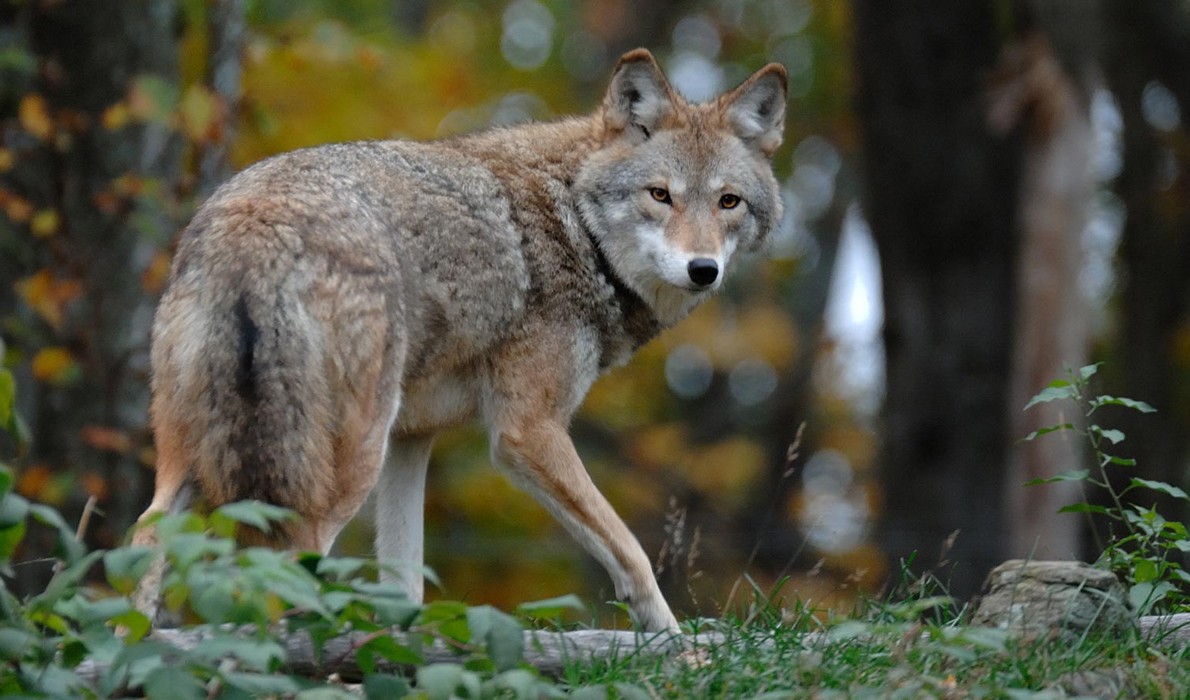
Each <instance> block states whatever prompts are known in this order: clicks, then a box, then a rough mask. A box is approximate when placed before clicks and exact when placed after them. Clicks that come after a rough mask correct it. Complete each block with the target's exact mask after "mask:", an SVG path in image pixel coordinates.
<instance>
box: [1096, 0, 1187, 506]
mask: <svg viewBox="0 0 1190 700" xmlns="http://www.w3.org/2000/svg"><path fill="white" fill-rule="evenodd" d="M1105 7H1106V8H1107V13H1108V14H1107V15H1106V18H1107V20H1108V23H1109V25H1110V26H1111V27H1112V28H1113V31H1112V32H1111V34H1110V35H1109V42H1108V47H1107V56H1106V60H1105V61H1104V66H1105V69H1106V73H1107V80H1108V84H1109V86H1110V87H1111V90H1112V92H1113V93H1114V94H1115V96H1116V101H1117V104H1118V105H1119V107H1120V114H1121V116H1122V117H1123V123H1124V130H1123V140H1124V164H1123V170H1122V171H1121V173H1120V176H1119V178H1118V179H1117V180H1116V192H1117V194H1118V195H1119V197H1120V199H1121V200H1122V201H1123V203H1124V206H1125V207H1126V209H1127V219H1126V220H1125V223H1124V232H1123V237H1122V239H1121V242H1120V251H1119V261H1120V268H1121V271H1122V273H1123V274H1122V280H1121V287H1122V290H1121V295H1120V314H1121V316H1120V325H1119V337H1118V339H1117V340H1116V346H1117V348H1118V349H1117V351H1116V352H1117V353H1118V361H1117V362H1115V363H1112V364H1109V366H1108V370H1109V372H1110V374H1109V377H1111V378H1112V380H1113V381H1112V385H1111V386H1110V387H1109V389H1110V391H1111V392H1112V393H1116V394H1120V395H1125V396H1130V397H1132V398H1137V399H1142V400H1144V401H1147V402H1148V403H1150V404H1152V405H1153V406H1154V407H1156V408H1157V410H1158V412H1157V413H1155V414H1147V415H1143V416H1142V415H1131V414H1130V412H1122V413H1119V414H1113V415H1111V416H1109V417H1107V418H1106V419H1107V420H1111V421H1112V422H1113V424H1116V425H1117V426H1118V427H1120V428H1121V429H1122V430H1123V431H1124V432H1125V433H1126V434H1127V437H1128V440H1127V442H1126V443H1124V444H1123V445H1122V446H1121V448H1122V450H1121V451H1122V452H1123V453H1124V454H1125V455H1126V456H1130V457H1133V458H1135V459H1136V460H1137V463H1138V466H1137V469H1138V470H1139V473H1140V475H1141V476H1145V477H1147V478H1150V479H1157V480H1161V481H1165V482H1167V483H1171V484H1175V485H1178V486H1183V487H1184V486H1186V450H1187V434H1186V425H1187V422H1188V421H1190V415H1188V414H1187V408H1186V402H1185V396H1186V395H1187V391H1190V384H1188V383H1187V381H1186V374H1185V372H1186V369H1185V366H1186V365H1185V360H1184V359H1182V360H1179V358H1177V357H1176V349H1177V347H1178V341H1179V338H1181V337H1182V334H1183V333H1184V330H1183V329H1184V328H1185V324H1186V323H1187V315H1188V312H1190V306H1188V303H1190V208H1188V207H1187V206H1186V205H1185V201H1186V191H1187V189H1186V188H1187V183H1190V179H1188V178H1187V175H1186V173H1187V172H1190V160H1188V159H1187V158H1186V157H1185V156H1182V157H1180V158H1177V160H1176V161H1173V163H1176V166H1175V167H1176V168H1177V170H1178V172H1179V173H1180V175H1179V176H1178V177H1177V179H1176V180H1173V181H1168V176H1167V175H1166V174H1164V173H1163V171H1166V170H1167V168H1168V167H1169V166H1170V164H1171V161H1169V160H1167V159H1173V158H1175V157H1176V151H1174V150H1167V149H1166V148H1164V147H1163V144H1162V142H1161V135H1160V134H1159V133H1158V132H1157V131H1156V129H1154V127H1153V126H1152V125H1151V124H1149V123H1148V122H1147V120H1146V118H1145V114H1144V109H1143V106H1142V99H1143V96H1144V93H1145V90H1146V88H1148V87H1150V86H1151V85H1153V84H1154V83H1153V81H1156V80H1159V81H1161V84H1162V85H1164V86H1165V87H1166V88H1167V89H1168V90H1170V91H1171V92H1172V93H1173V94H1174V95H1175V96H1176V98H1177V100H1178V102H1179V103H1180V105H1181V123H1180V125H1179V126H1178V130H1179V132H1180V135H1181V137H1182V138H1185V134H1186V124H1187V118H1188V114H1190V73H1188V72H1187V71H1186V70H1185V68H1186V66H1187V65H1190V12H1188V11H1187V10H1186V7H1185V4H1184V3H1179V2H1174V1H1172V0H1150V1H1149V2H1143V3H1127V4H1121V3H1114V2H1108V3H1106V5H1105ZM1183 153H1184V149H1183ZM1167 188H1168V189H1169V191H1166V192H1163V191H1162V190H1163V189H1167ZM1113 365H1118V366H1113ZM1119 476H1120V478H1121V479H1123V480H1124V481H1125V483H1126V481H1127V479H1128V478H1130V477H1131V476H1133V474H1132V473H1128V474H1123V473H1121V474H1120V475H1119ZM1134 495H1137V496H1139V495H1140V494H1139V493H1137V494H1134ZM1159 510H1160V511H1161V512H1162V514H1163V515H1165V516H1166V517H1168V518H1171V519H1184V518H1185V516H1186V511H1185V509H1184V507H1183V506H1182V505H1181V504H1179V503H1176V502H1173V501H1171V500H1169V499H1164V500H1160V502H1159Z"/></svg>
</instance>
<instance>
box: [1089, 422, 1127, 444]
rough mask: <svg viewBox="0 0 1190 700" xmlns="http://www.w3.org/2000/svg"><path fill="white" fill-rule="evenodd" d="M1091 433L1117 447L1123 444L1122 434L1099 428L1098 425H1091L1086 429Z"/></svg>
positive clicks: (1110, 429)
mask: <svg viewBox="0 0 1190 700" xmlns="http://www.w3.org/2000/svg"><path fill="white" fill-rule="evenodd" d="M1088 430H1090V431H1091V432H1092V433H1095V434H1096V435H1098V436H1100V437H1102V438H1103V439H1104V440H1107V441H1108V442H1110V443H1111V444H1113V445H1118V444H1120V443H1121V442H1124V433H1122V432H1120V431H1119V430H1114V429H1112V428H1101V427H1099V426H1098V425H1092V426H1090V427H1089V428H1088Z"/></svg>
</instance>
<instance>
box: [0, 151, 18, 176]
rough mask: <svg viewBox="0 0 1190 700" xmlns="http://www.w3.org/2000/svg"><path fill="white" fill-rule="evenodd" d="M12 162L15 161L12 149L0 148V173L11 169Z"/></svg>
mask: <svg viewBox="0 0 1190 700" xmlns="http://www.w3.org/2000/svg"><path fill="white" fill-rule="evenodd" d="M14 162H16V158H15V157H13V155H12V151H10V150H8V149H7V148H0V173H3V172H7V171H9V170H11V169H12V164H13V163H14Z"/></svg>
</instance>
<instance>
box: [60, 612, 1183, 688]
mask: <svg viewBox="0 0 1190 700" xmlns="http://www.w3.org/2000/svg"><path fill="white" fill-rule="evenodd" d="M1138 629H1139V632H1140V634H1141V635H1142V637H1143V638H1145V639H1148V640H1150V641H1152V642H1154V643H1156V644H1158V645H1160V646H1163V647H1166V648H1177V649H1181V648H1185V647H1187V646H1190V613H1183V614H1179V615H1168V616H1147V617H1142V618H1140V619H1139V624H1138ZM212 636H213V633H212V632H211V631H209V630H201V629H200V630H194V629H158V630H155V631H154V632H153V633H152V634H151V635H150V639H152V640H154V641H158V642H162V643H165V644H169V645H170V646H173V647H175V648H177V649H179V650H183V651H186V650H191V649H194V648H195V647H197V646H198V645H200V644H202V643H203V642H204V641H207V640H209V639H211V638H212ZM368 637H369V635H366V634H364V633H362V632H356V633H351V634H346V635H342V636H339V637H335V638H332V639H330V640H328V641H327V642H325V643H324V644H323V646H322V648H321V650H316V649H315V647H314V643H313V641H312V640H311V638H310V636H309V635H307V634H305V633H304V632H297V633H293V634H290V635H287V636H285V637H284V638H283V639H281V640H280V642H281V644H282V646H283V647H284V649H285V659H286V660H285V664H284V669H283V670H284V671H285V672H286V673H291V674H294V675H298V676H303V677H307V678H318V677H323V678H325V677H327V676H330V675H332V674H337V675H339V676H340V677H342V678H348V679H349V678H359V677H360V676H361V673H360V669H359V666H358V664H357V661H356V655H355V651H356V649H358V648H359V647H360V646H361V645H362V644H363V643H364V642H365V641H367V639H368ZM393 638H394V639H395V640H396V641H397V643H398V644H401V645H404V646H410V645H411V643H413V644H414V645H415V646H419V647H420V653H421V656H422V658H423V661H424V663H426V664H432V663H443V662H457V661H460V660H462V659H464V658H465V656H463V655H461V654H460V650H459V649H457V648H452V647H451V646H448V645H447V644H446V643H445V642H444V641H442V640H441V639H437V640H434V641H433V642H432V643H430V644H424V645H422V644H420V643H418V642H417V641H416V640H413V639H412V637H411V635H408V634H406V633H402V632H394V633H393ZM828 639H829V634H828V633H824V632H809V633H806V635H805V636H804V637H803V638H802V646H803V647H805V648H806V649H813V648H815V647H816V646H819V645H821V644H823V643H825V642H826V641H827V640H828ZM726 640H727V638H726V637H725V636H724V635H723V634H721V633H715V632H711V633H703V634H697V635H674V634H669V633H661V634H645V633H642V632H633V631H628V630H602V629H595V630H576V631H571V632H552V631H545V630H528V631H526V632H525V633H524V653H525V661H526V663H528V664H529V665H530V666H532V667H534V668H536V669H537V670H538V671H539V672H540V673H541V674H543V675H545V676H550V677H558V676H560V675H561V674H562V672H563V670H564V669H565V668H566V666H567V664H570V663H572V662H589V661H591V660H595V659H611V658H614V659H620V660H625V659H628V658H630V657H645V658H656V657H659V656H676V655H678V654H682V653H689V652H695V653H696V650H697V649H699V648H707V647H712V646H714V645H716V644H722V643H724V641H726ZM105 669H106V664H101V663H97V662H95V661H93V660H87V661H85V662H83V664H82V665H80V666H79V667H78V668H77V669H76V672H77V673H78V674H79V675H80V676H81V677H83V678H84V679H86V680H89V681H94V680H95V679H97V678H98V677H99V676H100V675H101V674H102V673H103V672H104V670H105ZM376 670H378V671H384V672H389V673H408V672H409V670H410V668H409V667H408V666H403V665H401V664H394V663H391V662H388V661H385V660H382V659H377V660H376Z"/></svg>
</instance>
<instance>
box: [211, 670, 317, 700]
mask: <svg viewBox="0 0 1190 700" xmlns="http://www.w3.org/2000/svg"><path fill="white" fill-rule="evenodd" d="M222 677H223V681H224V682H225V683H226V684H227V685H229V686H232V687H235V688H239V689H240V690H243V691H244V692H246V693H248V694H250V695H252V696H253V697H260V696H267V695H283V696H287V695H293V694H295V693H297V692H299V691H300V690H301V689H302V685H301V684H299V683H298V682H297V681H296V680H294V679H293V678H292V677H290V676H284V675H280V674H275V673H246V672H242V671H232V672H228V673H223V674H222Z"/></svg>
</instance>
